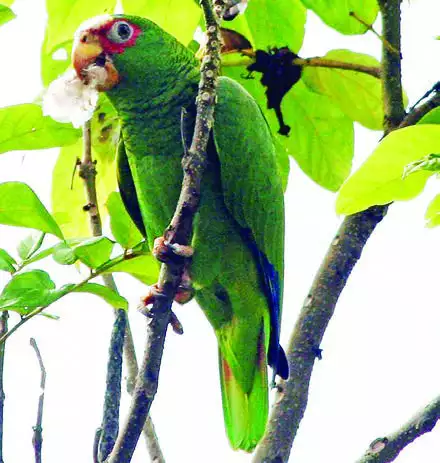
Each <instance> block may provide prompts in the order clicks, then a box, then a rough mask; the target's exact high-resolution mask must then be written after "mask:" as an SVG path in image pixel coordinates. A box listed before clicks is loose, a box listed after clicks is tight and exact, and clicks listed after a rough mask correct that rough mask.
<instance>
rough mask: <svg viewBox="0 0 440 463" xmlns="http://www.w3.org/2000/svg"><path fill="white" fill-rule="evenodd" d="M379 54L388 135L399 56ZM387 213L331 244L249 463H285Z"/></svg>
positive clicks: (392, 5)
mask: <svg viewBox="0 0 440 463" xmlns="http://www.w3.org/2000/svg"><path fill="white" fill-rule="evenodd" d="M379 3H382V5H381V8H382V20H383V30H384V38H385V39H386V40H387V41H388V42H389V43H391V45H392V46H393V47H394V48H396V49H397V50H399V51H400V0H381V2H379ZM382 52H383V60H382V66H383V73H382V82H383V84H382V88H383V93H384V94H383V101H384V113H385V121H384V131H385V134H387V133H389V132H390V131H391V130H394V129H395V128H397V127H398V126H399V124H400V123H401V122H402V120H403V118H404V115H405V112H404V110H403V100H402V85H401V81H400V52H399V53H397V54H396V53H391V52H390V51H389V50H388V49H387V48H386V47H385V46H383V50H382ZM387 210H388V206H387V205H385V206H374V207H371V208H369V209H367V210H366V211H363V212H359V213H357V214H353V215H351V216H348V217H346V218H345V220H344V221H343V223H342V225H341V227H340V228H339V230H338V232H337V234H336V236H335V238H334V239H333V241H332V243H331V245H330V247H329V250H328V251H327V254H326V256H325V258H324V261H323V262H322V264H321V267H320V268H319V270H318V273H317V274H316V276H315V280H314V282H313V284H312V287H311V289H310V292H309V294H308V296H307V297H306V300H305V302H304V305H303V307H302V310H301V313H300V316H299V319H298V320H297V323H296V326H295V328H294V331H293V333H292V336H291V338H290V342H289V347H288V352H287V358H288V362H289V371H290V377H289V379H288V380H287V381H281V383H280V384H279V387H278V397H277V398H276V400H275V404H274V406H273V408H272V412H271V416H270V419H269V423H268V426H267V429H266V434H265V436H264V438H263V440H262V442H261V443H260V445H259V447H258V449H257V453H256V455H255V458H254V462H258V463H260V462H264V463H269V462H272V463H282V462H286V461H287V460H288V458H289V454H290V450H291V448H292V444H293V441H294V439H295V437H296V433H297V431H298V428H299V425H300V422H301V420H302V417H303V415H304V412H305V410H306V407H307V400H308V394H309V383H310V378H311V374H312V370H313V366H314V363H315V358H316V357H318V356H319V354H320V349H319V346H320V343H321V340H322V338H323V336H324V333H325V330H326V328H327V326H328V323H329V322H330V320H331V317H332V316H333V313H334V310H335V307H336V303H337V301H338V299H339V296H340V294H341V292H342V290H343V289H344V287H345V285H346V283H347V280H348V278H349V276H350V274H351V271H352V270H353V267H354V266H355V265H356V263H357V261H358V260H359V259H360V257H361V254H362V250H363V248H364V246H365V244H366V242H367V241H368V239H369V237H370V236H371V234H372V233H373V231H374V230H375V228H376V226H377V224H378V223H379V222H380V221H381V220H382V219H383V218H384V216H385V215H386V213H387Z"/></svg>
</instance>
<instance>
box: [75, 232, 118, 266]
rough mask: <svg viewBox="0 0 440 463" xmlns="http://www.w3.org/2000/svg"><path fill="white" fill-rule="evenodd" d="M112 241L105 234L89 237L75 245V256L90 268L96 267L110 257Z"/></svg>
mask: <svg viewBox="0 0 440 463" xmlns="http://www.w3.org/2000/svg"><path fill="white" fill-rule="evenodd" d="M113 246H114V242H113V241H111V240H109V239H108V238H106V237H105V236H98V237H96V238H90V239H88V240H85V241H83V242H82V243H80V244H78V245H77V246H75V247H74V248H73V249H74V252H75V255H76V257H77V258H78V259H79V260H80V261H81V262H82V263H83V264H85V265H87V266H88V267H90V268H96V267H99V266H100V265H102V264H103V263H104V262H107V261H108V260H109V259H110V254H111V252H112V250H113Z"/></svg>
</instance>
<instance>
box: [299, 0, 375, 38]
mask: <svg viewBox="0 0 440 463" xmlns="http://www.w3.org/2000/svg"><path fill="white" fill-rule="evenodd" d="M302 2H303V4H304V6H305V7H307V8H310V9H311V10H313V11H314V12H315V13H316V14H317V15H318V16H319V17H320V18H321V19H322V20H323V21H324V22H325V23H326V24H327V25H329V26H330V27H333V28H334V29H336V30H337V31H339V32H341V33H342V34H363V33H365V32H366V31H367V27H365V26H364V25H363V24H362V23H361V22H360V21H358V20H357V19H355V18H354V17H353V16H352V15H350V13H351V12H354V13H356V16H357V17H358V18H360V19H362V21H364V22H365V23H367V24H373V23H374V21H375V20H376V17H377V14H378V12H379V6H378V4H377V0H302Z"/></svg>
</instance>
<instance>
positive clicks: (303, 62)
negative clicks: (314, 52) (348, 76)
mask: <svg viewBox="0 0 440 463" xmlns="http://www.w3.org/2000/svg"><path fill="white" fill-rule="evenodd" d="M293 64H297V65H299V66H312V67H322V68H335V69H343V70H345V71H355V72H362V73H364V74H368V75H370V76H372V77H375V78H376V79H380V74H381V72H380V68H379V67H376V66H365V65H363V64H357V63H347V62H344V61H336V60H333V59H326V58H320V57H316V58H305V59H301V58H296V59H294V60H293Z"/></svg>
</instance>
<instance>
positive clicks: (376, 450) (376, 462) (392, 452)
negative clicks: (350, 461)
mask: <svg viewBox="0 0 440 463" xmlns="http://www.w3.org/2000/svg"><path fill="white" fill-rule="evenodd" d="M438 420H440V397H437V398H435V399H434V400H433V401H432V402H431V403H430V404H429V405H427V406H426V407H425V408H423V409H422V410H420V411H419V412H418V413H417V414H416V415H415V416H413V417H412V418H411V420H410V421H408V423H406V424H405V425H404V426H402V427H401V428H400V429H398V430H397V431H395V432H394V433H392V434H390V435H389V436H387V437H380V438H378V439H376V440H374V441H373V442H372V443H371V444H370V447H369V449H368V450H367V451H366V452H365V454H364V456H363V457H362V458H361V459H360V460H358V462H357V463H386V462H389V461H394V460H395V459H396V458H397V456H398V455H399V453H400V452H401V451H402V450H403V449H404V448H405V447H406V446H407V445H409V444H411V442H414V441H415V440H416V439H417V438H418V437H420V436H422V435H423V434H425V433H427V432H430V431H432V430H433V429H434V426H435V425H436V424H437V421H438Z"/></svg>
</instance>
